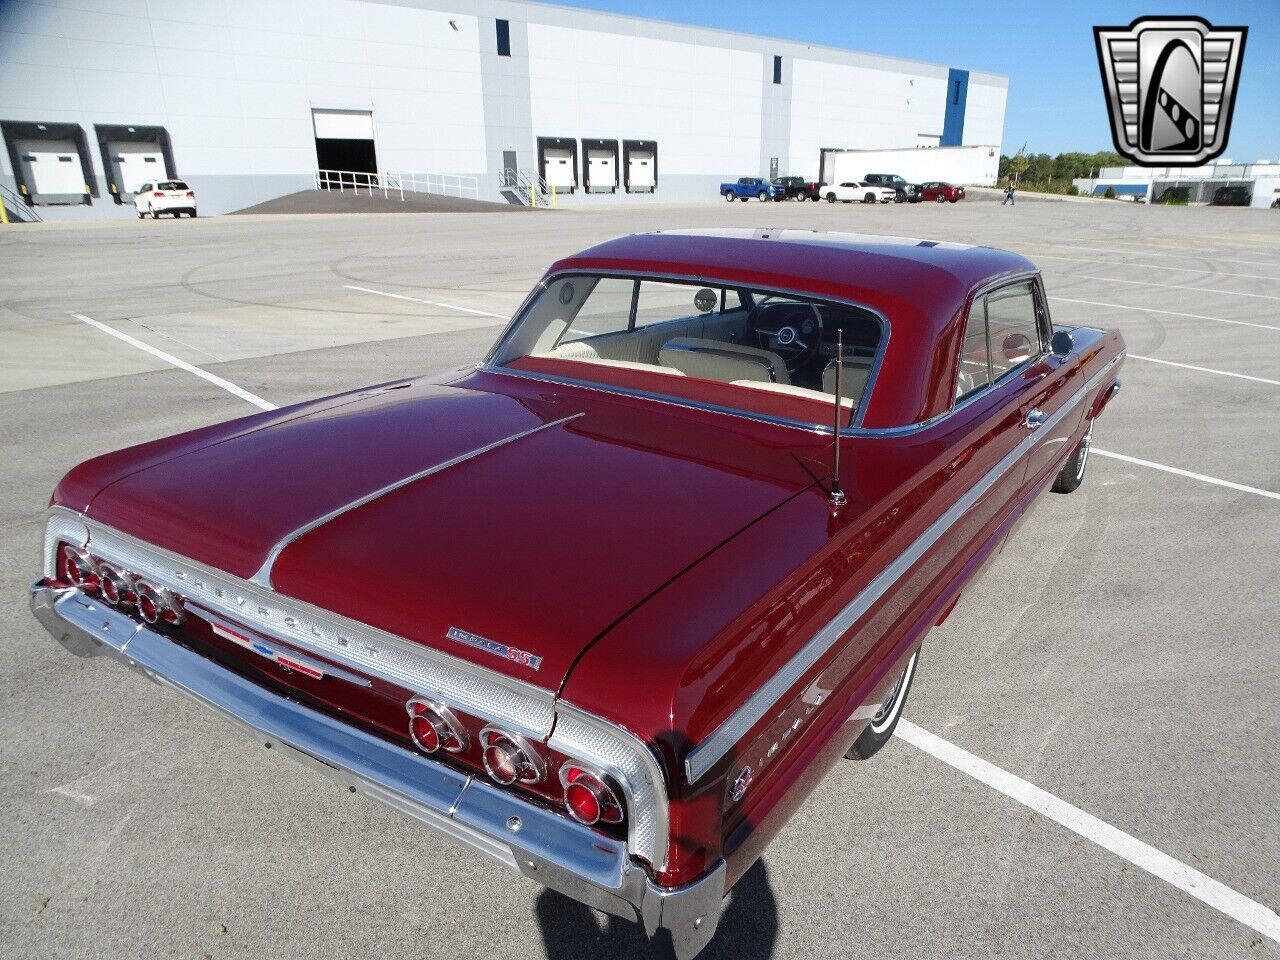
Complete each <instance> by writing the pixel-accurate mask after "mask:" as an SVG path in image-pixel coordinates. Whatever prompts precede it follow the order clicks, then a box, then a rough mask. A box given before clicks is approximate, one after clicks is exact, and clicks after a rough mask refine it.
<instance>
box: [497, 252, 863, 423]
mask: <svg viewBox="0 0 1280 960" xmlns="http://www.w3.org/2000/svg"><path fill="white" fill-rule="evenodd" d="M838 338H839V339H840V340H842V341H843V349H844V352H843V356H842V359H843V363H838V362H837V361H838V358H840V357H841V354H840V351H839V348H838V346H837V342H838ZM881 341H882V335H881V323H880V319H879V316H878V315H877V314H875V313H873V312H872V311H870V310H867V309H866V308H863V307H858V306H854V305H851V304H843V303H833V302H830V301H825V300H818V299H814V298H809V297H802V296H797V295H795V294H790V293H783V292H779V291H772V290H768V289H763V288H757V287H739V286H735V285H721V284H715V283H705V282H704V283H695V282H691V281H688V280H678V279H672V280H659V279H655V278H650V277H634V276H626V275H605V274H586V273H583V274H576V273H575V274H570V275H561V276H558V277H555V278H553V279H551V280H550V281H548V282H547V284H546V286H545V287H544V288H543V289H542V290H540V291H539V292H538V294H537V295H536V296H535V297H534V299H533V300H532V301H531V302H530V303H529V305H528V306H527V307H526V308H525V310H524V312H523V313H522V314H521V315H520V317H519V318H518V319H517V320H516V321H515V323H514V324H513V325H512V326H511V328H510V329H509V330H508V332H507V333H506V335H505V336H504V338H503V339H502V341H500V342H499V344H498V346H497V347H496V348H495V349H494V352H493V354H492V355H491V357H490V363H491V364H493V365H496V366H499V367H507V368H510V369H513V370H517V371H524V372H528V373H532V374H542V375H553V376H557V377H563V378H567V379H572V380H579V381H589V382H593V383H601V384H609V385H611V386H614V387H622V388H626V389H630V390H633V391H643V392H645V393H650V394H661V395H664V396H670V397H683V398H687V399H691V400H697V401H702V402H705V403H712V404H714V405H716V406H718V407H727V408H730V409H734V410H741V411H743V412H755V413H767V414H771V415H774V416H777V417H779V418H782V419H788V420H799V421H802V422H805V423H818V424H822V425H829V424H830V423H831V421H832V417H833V416H834V409H835V405H834V400H835V395H836V380H837V367H839V371H838V374H839V380H840V395H841V397H842V398H843V400H844V403H843V406H844V407H845V411H844V415H843V419H844V422H845V423H846V424H850V423H857V422H858V421H857V414H858V412H859V411H860V410H861V409H862V408H863V407H865V404H866V395H867V394H868V393H869V389H870V381H871V374H872V371H873V369H874V368H875V361H876V358H877V356H878V354H879V350H880V347H881Z"/></svg>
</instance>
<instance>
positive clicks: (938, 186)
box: [920, 180, 964, 203]
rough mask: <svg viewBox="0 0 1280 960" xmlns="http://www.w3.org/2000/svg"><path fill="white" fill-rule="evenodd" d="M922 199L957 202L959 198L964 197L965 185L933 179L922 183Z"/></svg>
mask: <svg viewBox="0 0 1280 960" xmlns="http://www.w3.org/2000/svg"><path fill="white" fill-rule="evenodd" d="M920 199H921V200H933V201H935V202H936V203H955V202H956V201H957V200H963V199H964V187H958V186H956V185H955V184H954V183H943V182H942V181H940V180H933V181H931V182H929V183H922V184H920Z"/></svg>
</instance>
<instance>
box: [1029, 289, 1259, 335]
mask: <svg viewBox="0 0 1280 960" xmlns="http://www.w3.org/2000/svg"><path fill="white" fill-rule="evenodd" d="M1049 299H1050V300H1058V301H1060V302H1062V303H1083V304H1086V305H1088V306H1090V307H1109V308H1110V309H1112V310H1137V311H1138V312H1140V313H1159V314H1162V315H1164V316H1166V317H1189V318H1190V319H1192V320H1213V321H1215V322H1217V323H1231V324H1235V325H1236V326H1237V327H1257V328H1258V329H1259V330H1276V331H1280V327H1275V326H1272V325H1271V324H1267V323H1250V322H1249V321H1248V320H1228V319H1227V318H1226V317H1210V316H1206V315H1205V314H1203V313H1179V312H1178V311H1177V310H1157V309H1155V308H1154V307H1131V306H1129V305H1127V304H1123V303H1101V302H1099V301H1097V300H1076V299H1074V298H1072V297H1050V298H1049Z"/></svg>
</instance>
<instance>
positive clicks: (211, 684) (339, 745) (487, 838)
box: [31, 581, 725, 960]
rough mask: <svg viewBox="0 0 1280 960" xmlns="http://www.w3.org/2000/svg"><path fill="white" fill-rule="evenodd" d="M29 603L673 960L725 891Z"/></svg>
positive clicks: (69, 644)
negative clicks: (655, 871)
mask: <svg viewBox="0 0 1280 960" xmlns="http://www.w3.org/2000/svg"><path fill="white" fill-rule="evenodd" d="M31 610H32V612H33V613H34V614H35V616H36V619H37V620H39V621H40V623H41V625H42V626H44V628H45V629H46V630H48V631H49V633H50V634H51V635H52V636H53V637H54V639H56V640H57V641H58V642H59V643H61V644H62V645H63V646H64V647H66V648H67V649H68V650H69V651H70V652H72V653H74V654H76V655H77V656H81V657H92V656H98V655H106V656H108V657H110V658H112V659H115V660H118V661H120V662H122V663H124V664H126V665H127V666H129V667H130V668H132V669H134V670H136V671H137V672H139V673H142V674H143V675H144V676H146V677H148V678H150V679H152V680H155V681H158V682H160V683H162V684H164V685H166V686H169V687H172V688H174V689H176V690H179V691H181V692H182V693H185V694H186V695H187V696H189V697H191V698H192V699H194V700H196V701H197V702H198V703H201V704H203V705H204V706H206V707H210V708H212V709H213V710H215V711H217V712H218V713H220V714H221V715H222V716H224V717H226V718H228V719H229V720H231V721H233V722H234V723H235V724H236V725H237V726H238V727H240V728H241V729H242V730H243V731H245V732H246V733H248V734H249V735H250V736H251V737H252V738H253V739H255V740H256V741H257V742H259V743H261V744H263V746H264V747H266V748H268V749H271V748H274V749H277V750H281V751H283V752H285V753H287V754H289V755H290V756H292V757H293V758H294V759H296V760H299V761H301V762H302V763H304V764H306V765H307V766H309V767H311V768H313V769H315V770H318V771H320V772H321V773H323V774H325V775H326V776H328V777H329V778H330V779H332V780H335V781H336V782H337V783H338V784H339V785H341V786H343V787H346V788H347V789H348V790H349V791H350V792H352V793H361V794H364V795H365V796H367V797H370V798H372V799H374V800H378V801H380V802H381V803H384V804H386V805H387V806H389V807H391V808H393V809H395V810H398V811H399V812H400V813H402V814H404V815H405V816H408V817H410V818H412V819H414V820H416V821H418V822H419V823H422V824H423V825H425V826H427V827H430V828H431V829H433V830H435V831H437V832H439V833H441V834H444V835H445V836H448V837H451V838H453V839H455V840H459V841H461V842H462V843H465V844H467V845H468V846H470V847H472V848H473V849H476V850H479V851H481V852H482V853H486V854H488V855H489V856H490V857H492V858H494V859H495V860H497V861H499V862H500V863H503V864H505V865H506V866H507V867H508V868H510V869H512V870H514V871H516V872H518V873H521V874H523V875H524V876H526V877H529V878H531V879H533V880H536V881H538V882H539V883H541V884H543V885H544V886H547V887H550V888H552V889H554V890H557V891H559V892H561V893H563V894H565V895H567V896H569V897H572V898H573V899H575V900H578V901H581V902H582V903H585V904H587V905H588V906H591V907H594V908H595V909H597V910H603V911H605V912H606V913H611V914H615V915H617V916H621V917H625V918H627V919H630V920H633V921H636V922H638V923H641V924H643V926H644V928H645V930H646V932H647V933H648V934H649V936H654V935H655V934H656V933H657V931H658V930H661V929H665V930H668V931H670V934H671V939H672V943H673V945H674V946H675V951H676V955H677V956H678V957H679V958H681V960H687V958H691V957H693V956H694V955H696V954H697V953H698V952H699V951H700V950H701V949H702V948H703V947H704V946H706V944H707V942H708V941H709V940H710V939H711V937H712V936H713V935H714V933H715V929H716V924H717V923H718V921H719V918H720V912H721V909H722V908H723V903H724V895H725V889H724V874H725V866H724V863H723V862H721V863H720V864H719V865H718V866H717V867H716V869H714V870H712V871H711V872H709V873H707V874H706V875H704V876H703V877H702V878H700V879H699V880H697V881H695V882H694V883H691V884H689V885H687V886H684V887H679V888H670V887H661V886H658V885H657V884H655V883H653V881H652V880H650V879H649V876H648V874H647V873H646V872H645V870H644V869H643V868H642V867H640V866H639V865H638V864H637V863H636V862H635V861H633V860H632V859H631V857H630V856H629V855H628V853H627V845H626V842H625V841H621V840H612V839H609V838H607V837H604V836H602V835H601V834H598V833H596V832H595V831H593V830H591V829H590V828H588V827H585V826H583V825H582V824H579V823H577V822H575V821H574V820H571V819H570V818H568V817H566V816H562V815H560V814H558V813H555V812H552V811H550V810H546V809H544V808H542V807H538V806H535V805H534V804H532V803H529V802H527V801H524V800H521V799H520V798H519V797H517V796H514V795H512V794H509V793H506V792H504V791H502V790H499V789H497V788H496V787H493V786H491V785H490V784H488V783H485V782H483V781H480V780H477V779H475V778H474V777H470V776H467V775H466V774H463V773H460V772H458V771H456V770H453V769H452V768H450V767H446V766H445V765H443V764H441V763H438V762H436V761H434V760H432V759H430V758H429V757H426V756H423V755H421V754H418V753H414V752H411V751H409V750H406V749H404V748H402V747H399V746H396V745H395V744H392V743H388V742H387V741H385V740H382V739H380V738H378V737H375V736H372V735H371V734H368V733H365V732H363V731H361V730H358V729H356V728H354V727H352V726H349V725H348V724H346V723H343V722H341V721H339V720H336V719H334V718H332V717H329V716H326V715H325V714H323V713H320V712H318V711H316V710H312V709H311V708H309V707H305V706H303V705H301V704H298V703H295V702H293V701H292V700H289V699H287V698H286V697H283V696H280V695H278V694H275V693H272V692H271V691H269V690H266V689H264V688H263V687H260V686H258V685H257V684H254V683H252V682H250V681H248V680H246V679H244V678H243V677H240V676H238V675H237V674H235V673H232V672H231V671H229V670H227V669H225V668H224V667H221V666H219V665H218V664H216V663H214V662H213V661H211V660H208V659H206V658H205V657H202V656H200V655H199V654H197V653H194V652H192V651H191V650H188V649H186V648H185V647H182V646H180V645H179V644H176V643H174V642H173V641H172V640H170V639H169V638H168V637H166V636H165V635H163V634H161V633H159V632H157V631H155V630H151V629H149V628H147V627H145V626H143V625H141V624H138V623H136V622H135V621H133V620H132V619H130V618H129V617H126V616H124V615H123V614H121V613H119V612H118V611H116V610H114V609H112V608H111V607H109V606H107V605H105V604H103V603H100V602H98V601H97V600H95V599H93V598H91V597H88V596H85V595H84V594H83V593H82V592H80V591H78V590H74V589H69V588H56V587H49V586H46V585H45V584H44V582H43V581H38V582H36V583H35V584H33V585H32V587H31Z"/></svg>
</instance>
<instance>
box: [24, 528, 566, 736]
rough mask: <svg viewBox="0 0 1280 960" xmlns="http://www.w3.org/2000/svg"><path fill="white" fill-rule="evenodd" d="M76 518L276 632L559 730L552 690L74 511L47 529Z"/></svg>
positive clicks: (202, 598) (496, 712)
mask: <svg viewBox="0 0 1280 960" xmlns="http://www.w3.org/2000/svg"><path fill="white" fill-rule="evenodd" d="M68 520H70V521H73V522H74V523H78V524H79V525H80V527H85V528H87V529H88V533H89V542H90V548H91V550H92V551H93V552H94V553H95V554H96V555H98V556H100V557H103V558H104V559H107V560H110V561H112V562H114V563H117V564H119V565H121V566H123V567H125V568H127V569H129V570H131V571H133V572H134V573H137V574H140V575H141V576H143V577H145V578H146V579H147V580H149V581H150V582H152V583H154V584H156V585H158V586H162V587H166V588H168V589H170V590H172V591H173V592H174V593H177V594H179V595H180V596H183V597H185V598H187V599H188V600H190V601H192V602H193V603H195V604H197V605H199V606H201V607H205V608H207V609H209V610H211V611H212V612H214V613H216V614H218V615H220V616H223V617H226V618H227V619H228V620H229V621H231V622H233V623H239V624H242V625H244V626H245V627H248V628H249V629H251V630H253V631H255V632H257V633H260V634H262V635H263V636H264V637H266V638H268V639H274V640H279V641H282V642H284V643H287V644H290V645H291V646H294V647H296V648H298V649H299V650H303V651H307V652H310V653H313V654H316V655H317V656H320V657H324V658H326V659H329V660H332V661H333V662H335V663H338V664H340V665H342V666H344V667H347V668H349V669H351V670H355V671H357V672H359V673H363V674H366V675H369V676H375V677H380V678H382V679H383V680H386V681H388V682H389V683H394V684H396V685H397V686H402V687H405V688H407V689H409V690H412V691H413V692H415V693H421V694H426V695H431V696H433V697H435V698H436V699H440V700H443V701H445V702H446V703H449V704H452V705H453V706H455V707H457V708H458V709H460V710H466V711H468V712H474V713H475V714H476V715H477V716H481V717H484V718H485V719H487V720H491V721H493V722H495V723H501V724H503V725H504V726H505V727H506V728H508V729H511V730H513V731H515V732H517V733H523V734H525V735H527V736H530V737H534V738H536V739H539V740H545V739H546V738H547V737H548V736H549V735H550V733H551V728H552V726H553V723H554V720H555V694H554V693H553V692H552V691H550V690H544V689H542V688H541V687H536V686H533V685H532V684H528V683H524V682H522V681H520V680H518V679H515V678H513V677H508V676H505V675H503V674H501V673H498V672H497V671H495V670H489V669H487V668H485V667H481V666H478V665H476V664H473V663H469V662H467V661H466V660H463V659H461V658H459V657H454V656H451V655H450V654H447V653H444V652H442V651H439V650H435V649H433V648H430V647H424V646H422V645H421V644H417V643H413V642H412V641H409V640H405V639H403V638H401V637H397V636H394V635H392V634H390V633H387V632H385V631H382V630H378V629H376V628H374V627H370V626H368V625H367V624H362V623H358V622H356V621H354V620H350V619H348V618H346V617H342V616H339V615H338V614H335V613H331V612H329V611H326V610H321V609H319V608H318V607H313V606H311V605H310V604H306V603H302V602H301V601H298V600H292V599H290V598H288V597H284V596H281V595H280V594H278V593H275V592H274V591H271V590H268V589H266V588H264V587H261V586H258V585H257V584H252V583H249V582H248V581H245V580H241V579H239V578H238V577H233V576H231V575H230V574H228V573H223V572H222V571H220V570H215V569H213V568H212V567H207V566H204V565H203V564H198V563H195V562H194V561H191V560H187V559H185V558H183V557H180V556H177V555H176V554H173V553H170V552H169V551H166V550H161V549H160V548H158V547H153V546H151V545H150V544H146V543H143V542H142V541H140V540H138V539H136V538H135V537H131V536H129V535H128V534H124V533H121V532H120V531H118V530H114V529H112V528H110V527H107V526H104V525H103V524H100V523H96V522H95V521H93V520H90V519H88V518H85V517H81V516H79V515H77V514H73V513H70V512H69V511H65V510H61V509H55V510H54V511H53V513H52V514H51V516H50V518H49V527H48V528H46V529H51V528H56V529H58V530H61V529H64V527H65V526H66V524H67V521H68ZM55 525H56V527H55ZM46 536H48V534H46ZM55 539H56V538H55Z"/></svg>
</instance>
